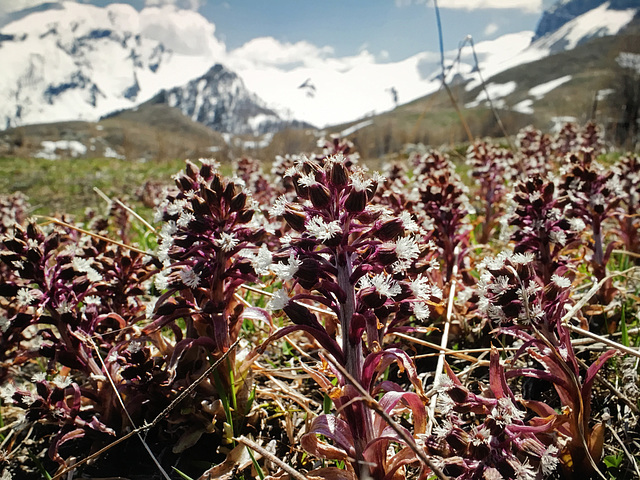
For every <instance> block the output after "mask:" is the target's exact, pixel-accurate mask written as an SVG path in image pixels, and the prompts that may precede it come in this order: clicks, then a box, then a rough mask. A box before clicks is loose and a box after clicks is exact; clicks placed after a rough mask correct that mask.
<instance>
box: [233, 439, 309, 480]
mask: <svg viewBox="0 0 640 480" xmlns="http://www.w3.org/2000/svg"><path fill="white" fill-rule="evenodd" d="M234 440H235V441H236V442H238V443H241V444H242V445H244V446H245V447H249V448H250V449H251V450H253V451H255V452H257V453H259V454H260V455H262V456H263V457H264V458H266V459H267V460H269V461H271V462H273V463H275V464H276V465H278V466H279V467H280V468H281V469H282V470H284V471H285V472H287V473H288V474H289V475H290V476H291V477H292V478H295V479H296V480H307V477H305V476H304V475H303V474H301V473H300V472H298V471H297V470H296V469H294V468H293V467H292V466H290V465H287V464H286V463H284V462H283V461H282V460H280V459H279V458H278V457H276V456H275V455H274V454H272V453H271V452H269V451H268V450H266V449H264V448H262V447H261V446H260V445H258V444H257V443H255V442H253V441H251V440H249V439H248V438H247V437H245V436H241V437H238V438H234Z"/></svg>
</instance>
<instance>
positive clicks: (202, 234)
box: [142, 160, 270, 450]
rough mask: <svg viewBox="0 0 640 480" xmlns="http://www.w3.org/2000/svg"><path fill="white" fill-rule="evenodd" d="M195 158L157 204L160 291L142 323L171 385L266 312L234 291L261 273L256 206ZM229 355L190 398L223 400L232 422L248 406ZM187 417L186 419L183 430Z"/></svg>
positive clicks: (241, 376) (195, 420) (195, 373)
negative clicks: (166, 335)
mask: <svg viewBox="0 0 640 480" xmlns="http://www.w3.org/2000/svg"><path fill="white" fill-rule="evenodd" d="M201 162H202V165H201V166H200V167H198V166H196V165H195V164H194V163H192V162H189V161H188V162H187V165H186V168H185V170H184V172H183V173H181V174H178V175H176V176H175V181H176V186H177V188H176V190H175V191H173V192H171V193H169V195H168V197H167V199H166V200H165V201H164V202H163V203H162V204H161V205H160V207H159V210H158V217H159V218H161V219H162V220H163V221H164V224H163V226H162V230H161V233H160V242H159V248H158V251H159V259H160V261H161V262H163V264H164V269H163V271H162V272H161V273H160V274H159V275H157V276H156V279H155V280H156V286H157V287H158V289H159V290H161V291H162V295H161V296H160V298H159V299H158V301H157V302H156V305H155V307H154V309H153V314H152V321H151V323H150V324H149V325H147V326H145V327H144V329H143V330H142V332H143V334H145V335H146V336H147V338H148V339H149V340H151V341H152V342H154V343H156V344H158V345H157V346H158V348H159V349H161V351H162V353H163V355H164V357H165V358H166V359H167V362H168V372H169V382H170V383H171V387H172V389H173V390H175V391H176V392H177V391H179V390H180V389H183V388H186V386H188V385H189V384H190V383H191V382H192V381H193V380H194V379H195V378H198V377H199V376H200V374H201V373H202V372H203V371H205V370H206V369H207V367H208V366H209V364H210V363H211V362H213V361H215V360H216V359H217V358H219V357H220V355H222V353H224V352H226V350H227V349H228V348H229V346H230V345H231V344H232V343H233V342H235V340H236V339H237V338H238V335H239V332H240V328H241V326H242V321H243V319H244V318H245V317H246V316H249V315H254V316H255V315H257V316H258V317H259V318H261V319H265V320H268V319H269V318H270V315H269V314H268V313H267V312H266V311H258V310H257V309H254V308H245V305H244V304H243V303H242V302H240V301H238V299H237V296H236V294H237V291H238V289H239V287H240V286H241V285H242V284H244V283H250V282H255V281H257V279H258V274H263V273H265V271H263V270H264V268H262V267H260V266H259V264H260V260H259V259H258V258H257V257H258V255H257V254H258V253H259V248H258V245H259V244H261V243H262V241H263V240H264V239H265V236H266V231H265V229H264V228H263V227H264V225H263V223H262V222H261V220H260V219H261V218H263V217H262V214H261V212H260V209H259V207H258V205H257V204H256V202H255V201H254V200H253V199H252V197H251V194H250V193H249V192H248V191H247V190H245V189H244V188H243V186H242V185H241V184H239V183H236V182H234V181H230V180H227V179H225V178H224V177H223V176H221V175H220V174H219V173H218V171H217V167H218V165H217V164H216V163H215V162H213V161H206V160H201ZM263 253H265V252H263ZM266 253H267V254H268V252H266ZM267 256H270V255H267ZM267 266H268V265H267ZM263 267H264V266H263ZM165 327H167V328H169V329H171V331H172V332H173V336H174V338H175V340H174V342H173V343H168V342H166V340H159V339H161V337H162V336H161V335H160V331H161V329H163V328H165ZM160 341H161V342H162V343H161V344H159V342H160ZM235 358H236V357H235V354H233V353H232V354H231V355H229V357H228V362H227V368H226V369H219V371H217V372H215V374H214V376H213V377H212V378H211V379H210V381H208V382H203V383H202V384H201V385H200V386H199V387H198V389H197V390H196V393H195V400H194V404H196V405H201V404H202V405H216V404H219V402H220V400H222V401H223V403H224V404H225V414H226V416H227V417H228V418H227V419H226V422H227V425H228V426H230V427H232V426H233V425H236V424H237V423H238V421H239V420H240V418H241V417H243V416H244V414H245V413H246V405H245V404H244V403H243V399H244V400H246V399H247V398H248V394H249V391H250V387H251V382H250V381H245V380H247V375H249V368H248V366H247V365H244V366H242V365H237V364H236V361H235ZM212 411H215V408H205V409H204V410H203V409H202V408H195V409H194V412H193V413H192V414H191V415H190V417H189V418H185V419H184V422H181V423H182V424H181V426H180V428H181V430H183V431H184V433H183V434H182V439H183V440H182V441H181V442H179V443H178V446H177V448H174V450H176V449H177V450H181V449H184V448H187V447H188V446H190V445H192V444H193V443H194V442H195V441H197V439H198V438H199V436H200V435H202V434H203V433H204V432H206V431H210V430H211V428H212V427H211V423H212V420H214V423H215V418H213V419H212V418H211V412H212ZM232 411H233V412H235V413H234V414H233V415H232ZM234 417H235V418H234ZM185 423H191V426H190V427H189V428H187V429H186V430H184V429H185ZM232 433H233V432H232V431H228V432H227V434H229V435H231V434H232Z"/></svg>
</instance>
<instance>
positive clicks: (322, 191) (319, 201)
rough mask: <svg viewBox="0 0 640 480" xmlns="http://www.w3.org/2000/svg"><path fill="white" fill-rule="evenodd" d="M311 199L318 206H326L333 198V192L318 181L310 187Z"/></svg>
mask: <svg viewBox="0 0 640 480" xmlns="http://www.w3.org/2000/svg"><path fill="white" fill-rule="evenodd" d="M309 199H310V200H311V203H313V206H314V207H316V208H324V207H326V206H327V205H329V201H330V200H331V192H329V189H328V188H327V187H325V186H324V185H322V184H321V183H316V184H315V185H311V186H310V187H309Z"/></svg>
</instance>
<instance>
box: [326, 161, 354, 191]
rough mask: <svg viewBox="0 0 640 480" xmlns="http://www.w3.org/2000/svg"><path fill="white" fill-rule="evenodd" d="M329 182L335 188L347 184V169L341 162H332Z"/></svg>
mask: <svg viewBox="0 0 640 480" xmlns="http://www.w3.org/2000/svg"><path fill="white" fill-rule="evenodd" d="M329 180H330V181H331V183H333V184H334V185H335V186H337V187H344V186H345V185H346V184H347V183H348V182H349V176H348V175H347V169H346V168H345V166H344V164H343V163H342V162H334V163H333V164H332V165H331V170H329Z"/></svg>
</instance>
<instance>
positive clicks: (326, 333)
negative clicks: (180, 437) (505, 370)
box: [269, 154, 439, 479]
mask: <svg viewBox="0 0 640 480" xmlns="http://www.w3.org/2000/svg"><path fill="white" fill-rule="evenodd" d="M287 175H288V176H290V177H291V178H292V179H293V180H294V181H295V187H296V191H297V194H298V200H297V201H292V202H289V201H286V200H285V199H284V198H283V199H281V200H280V201H279V202H278V203H277V204H276V207H275V208H274V209H273V210H272V213H273V214H274V215H281V216H282V217H283V218H284V219H285V220H286V221H287V223H288V224H289V225H290V226H291V228H292V229H293V230H294V232H295V233H294V234H292V235H291V236H290V238H289V239H288V247H286V248H285V249H284V250H283V251H282V252H281V254H280V256H281V261H282V262H283V263H286V264H287V265H288V266H289V267H290V277H291V279H292V280H293V287H292V288H291V293H292V296H289V292H288V291H287V290H286V289H281V290H278V291H276V292H275V295H274V297H273V299H272V300H271V302H270V305H269V306H270V308H271V309H272V310H283V311H284V312H285V313H286V314H287V316H288V317H289V318H290V319H291V321H292V322H293V323H294V324H293V325H291V326H287V327H284V328H282V329H281V330H280V331H278V332H277V333H276V334H275V335H274V336H273V337H272V339H271V340H273V339H275V338H278V337H282V336H284V335H286V334H288V333H291V332H293V331H296V330H302V331H305V332H307V333H308V334H310V335H312V336H313V337H314V338H315V339H316V340H317V341H318V343H320V344H321V345H322V346H323V347H324V350H325V353H324V355H328V356H330V357H331V361H330V362H328V364H327V363H325V364H324V365H325V366H324V368H320V369H312V368H307V371H308V373H309V374H310V375H311V376H312V377H313V378H314V379H315V380H316V381H317V382H318V384H319V385H320V386H321V387H322V388H323V389H324V390H325V391H326V392H327V393H328V394H329V396H330V397H331V398H332V400H333V403H334V405H335V407H336V413H334V414H324V415H320V416H318V417H316V419H315V420H314V421H313V422H312V424H311V426H310V429H309V433H307V434H305V435H304V436H303V437H302V445H303V447H304V448H305V449H306V450H308V451H309V452H311V453H313V454H315V455H317V456H319V457H321V458H326V459H335V460H342V461H347V462H348V465H350V471H351V472H352V474H353V475H355V477H356V478H365V477H367V476H370V477H371V478H373V479H383V478H396V477H397V476H400V477H401V476H402V473H401V472H402V467H403V466H404V465H406V464H410V463H416V462H417V459H416V457H415V455H414V454H413V452H412V451H411V450H410V449H409V448H408V447H407V446H406V445H405V444H404V441H403V440H402V439H401V438H400V437H399V435H398V434H397V433H396V432H395V431H394V430H393V429H392V428H390V427H389V425H388V424H387V423H386V422H385V421H384V420H383V419H382V418H380V417H378V416H376V414H375V413H374V411H373V410H372V409H370V408H369V407H368V405H367V404H366V403H365V402H363V401H362V398H361V396H360V395H359V393H358V392H357V390H356V389H355V388H354V387H353V385H351V384H350V383H349V382H348V381H347V379H346V378H345V377H344V376H343V375H342V374H341V373H340V372H339V371H338V370H337V369H336V368H334V367H332V365H331V363H332V362H336V363H338V364H340V365H342V366H343V367H344V368H345V370H346V371H347V373H348V374H349V375H350V376H351V377H353V379H354V380H355V381H356V382H358V384H359V385H360V386H362V387H363V388H364V389H365V390H366V391H368V392H370V394H371V395H372V396H374V397H376V398H379V403H380V406H381V407H382V408H383V409H384V410H385V411H386V412H387V413H389V414H396V413H401V412H411V414H412V419H413V432H412V433H413V434H421V433H424V431H425V425H426V416H425V407H424V401H423V392H422V385H421V382H420V381H419V380H418V378H417V372H416V369H415V366H414V364H413V362H412V360H411V358H410V357H409V356H408V355H407V354H406V353H405V352H404V351H403V350H402V349H400V348H399V347H398V346H397V345H396V344H393V343H389V340H388V339H389V334H391V333H393V332H394V331H398V330H403V331H411V329H412V328H413V327H411V326H410V325H408V322H410V321H414V322H416V323H417V324H423V323H424V322H426V321H427V320H428V318H429V314H430V311H429V303H430V302H433V301H438V300H439V298H436V297H435V295H439V291H438V290H437V289H435V290H432V288H431V286H430V283H429V282H428V280H427V279H426V277H425V276H423V275H418V276H417V277H415V278H413V279H410V278H409V277H408V275H407V273H406V272H407V270H408V269H410V268H411V267H412V266H413V263H414V262H415V260H416V259H417V258H418V257H419V256H420V253H421V246H420V244H419V242H418V237H417V235H418V234H419V233H420V227H419V226H418V225H417V224H416V223H415V222H414V221H413V220H412V219H411V217H405V218H404V219H402V218H398V217H395V216H393V215H390V214H389V212H388V209H386V208H381V207H380V206H376V205H374V204H372V203H371V200H372V199H373V197H374V195H375V192H376V189H377V188H378V184H379V183H380V182H381V181H382V179H381V178H380V176H379V175H377V174H374V175H372V176H371V177H369V176H368V175H367V174H366V173H365V172H364V171H363V170H361V169H359V168H357V167H354V166H352V167H348V166H347V164H346V162H345V159H344V157H343V156H342V155H341V154H336V155H333V156H330V157H327V158H325V159H323V160H321V161H313V160H306V161H303V162H300V163H298V164H297V165H296V166H295V167H294V168H292V169H290V170H289V171H288V172H287ZM434 291H435V292H436V293H434ZM309 301H311V302H314V303H316V304H319V305H322V306H324V307H326V308H327V309H329V310H330V311H331V312H332V313H333V315H334V316H335V319H337V322H338V324H339V327H340V328H339V330H338V329H336V328H335V326H334V322H335V320H333V319H332V318H331V316H329V317H328V318H326V320H325V323H324V324H323V323H321V321H320V320H319V319H318V317H317V315H316V314H314V313H312V311H311V310H310V309H309V308H308V305H307V304H306V302H309ZM392 364H397V365H398V367H399V369H400V371H402V372H404V373H405V375H406V377H407V379H408V380H409V382H410V383H411V384H412V385H413V386H414V388H415V391H407V390H405V389H404V388H402V387H401V386H400V385H399V384H397V383H395V382H391V381H388V380H383V379H382V375H383V373H384V371H385V370H386V369H387V367H389V366H390V365H392ZM331 377H335V378H336V379H337V383H336V384H335V385H334V384H333V383H332V381H331V380H330V378H331ZM318 435H323V436H324V437H325V438H326V439H329V440H331V441H332V445H330V444H328V443H326V442H324V441H322V440H321V439H320V438H318ZM394 445H395V447H394ZM396 447H397V450H396V449H395V448H396ZM424 473H425V474H426V471H425V472H424Z"/></svg>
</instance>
